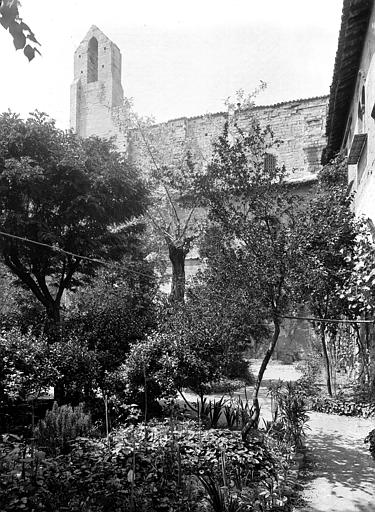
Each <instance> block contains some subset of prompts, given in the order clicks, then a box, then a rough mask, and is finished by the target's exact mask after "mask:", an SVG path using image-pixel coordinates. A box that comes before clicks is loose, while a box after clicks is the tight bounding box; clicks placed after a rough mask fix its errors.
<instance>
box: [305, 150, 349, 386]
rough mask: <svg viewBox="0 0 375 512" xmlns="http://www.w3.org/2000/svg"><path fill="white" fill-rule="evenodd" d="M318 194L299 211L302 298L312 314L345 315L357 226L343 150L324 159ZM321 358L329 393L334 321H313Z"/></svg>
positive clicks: (335, 327) (327, 317) (347, 314)
mask: <svg viewBox="0 0 375 512" xmlns="http://www.w3.org/2000/svg"><path fill="white" fill-rule="evenodd" d="M318 178H319V184H318V189H317V191H316V193H315V194H314V195H313V197H312V198H311V199H310V201H309V202H308V204H307V206H306V209H305V211H304V212H303V214H302V215H301V228H302V231H301V239H302V240H303V246H302V247H303V253H302V257H303V260H304V261H305V269H306V274H305V276H303V275H302V280H301V281H300V291H301V301H302V302H304V303H305V305H306V306H307V308H308V310H309V311H310V312H311V313H312V315H313V316H314V317H317V318H322V319H339V318H341V317H343V316H349V317H350V313H349V308H348V305H349V304H348V300H347V299H346V297H344V295H343V294H342V290H343V288H344V287H345V286H346V283H347V282H348V280H349V279H350V276H351V273H352V270H353V265H352V263H351V257H352V255H353V253H354V250H355V242H356V236H357V233H358V225H357V224H356V221H355V218H354V212H353V211H352V209H351V207H350V205H351V200H352V198H351V196H350V194H349V193H348V187H347V166H346V160H345V158H344V157H343V156H342V155H338V156H337V157H336V158H335V159H333V160H332V161H331V162H330V163H329V164H327V165H326V166H325V167H324V168H323V169H322V171H321V172H320V174H319V176H318ZM314 326H315V328H316V330H317V332H318V333H319V336H320V340H321V345H322V353H323V358H324V363H325V367H326V378H327V390H328V393H329V394H330V395H332V392H333V390H332V383H331V380H332V379H331V378H332V375H331V372H332V369H331V359H330V357H329V351H330V346H332V345H333V344H334V343H335V337H336V335H337V328H338V324H337V323H336V322H331V323H330V322H321V323H320V322H316V323H315V324H314Z"/></svg>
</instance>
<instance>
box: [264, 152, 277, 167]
mask: <svg viewBox="0 0 375 512" xmlns="http://www.w3.org/2000/svg"><path fill="white" fill-rule="evenodd" d="M275 168H276V157H275V155H271V153H266V154H265V155H264V170H265V171H267V172H272V171H274V170H275Z"/></svg>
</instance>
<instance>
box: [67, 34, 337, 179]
mask: <svg viewBox="0 0 375 512" xmlns="http://www.w3.org/2000/svg"><path fill="white" fill-rule="evenodd" d="M121 60H122V59H121V52H120V50H119V48H118V47H117V46H116V44H115V43H113V42H112V41H111V40H110V39H109V38H108V37H107V36H105V35H104V34H103V32H101V30H99V29H98V28H97V27H95V26H92V27H91V28H90V30H89V31H88V33H87V35H86V37H85V38H84V39H83V41H82V42H81V44H80V45H79V47H78V48H77V50H76V52H75V54H74V81H73V84H72V86H71V104H70V119H71V127H72V128H73V130H75V131H76V132H77V133H79V134H80V135H82V136H83V137H87V136H89V135H98V136H102V137H115V138H116V142H117V145H118V147H119V149H120V150H123V151H126V152H127V153H128V156H129V157H130V159H131V161H132V162H133V163H134V164H136V165H137V166H139V168H140V170H141V171H147V168H149V167H150V166H151V165H152V162H151V159H150V155H149V154H148V151H145V147H144V146H145V143H144V140H143V137H142V136H141V134H140V133H139V132H138V131H137V130H134V129H133V130H132V129H130V122H129V109H128V107H127V106H126V102H124V93H123V88H122V85H121ZM327 105H328V96H320V97H315V98H308V99H300V100H293V101H287V102H284V103H279V104H276V105H268V106H260V107H255V109H253V111H254V110H255V113H256V115H257V117H258V118H259V120H260V123H261V125H262V126H266V125H268V124H269V125H270V126H271V128H272V130H273V133H274V137H275V139H278V140H281V141H282V142H281V144H280V145H279V147H278V148H277V149H276V156H277V161H278V164H279V165H283V164H284V165H285V167H286V169H287V170H288V172H289V173H290V175H289V180H290V181H293V182H300V183H301V182H309V181H313V180H314V179H315V176H316V172H317V171H318V170H319V169H320V156H321V152H322V149H323V147H324V146H325V144H326V139H325V119H326V111H327ZM249 116H250V111H246V110H245V111H241V112H240V114H239V118H238V124H239V125H240V126H241V127H243V128H246V125H247V123H248V120H249ZM226 119H227V114H226V113H225V112H219V113H215V114H208V115H202V116H197V117H191V118H187V117H181V118H179V119H174V120H171V121H167V122H166V123H160V124H157V125H154V126H153V127H151V128H150V129H149V132H150V133H149V134H148V135H149V136H150V140H152V139H155V140H157V141H159V143H160V141H162V148H163V159H164V160H166V161H163V162H158V163H159V164H165V163H166V164H170V163H173V162H180V161H181V159H182V158H183V155H184V154H186V152H187V151H189V152H190V153H191V155H192V156H193V159H194V158H195V159H196V160H197V161H201V160H202V159H203V160H208V159H209V157H210V155H211V153H212V142H213V141H214V140H215V139H216V138H217V136H218V135H219V134H220V133H221V131H222V129H223V125H224V123H225V120H226ZM159 146H160V144H159ZM156 151H157V149H156V148H155V152H156ZM156 156H157V155H156Z"/></svg>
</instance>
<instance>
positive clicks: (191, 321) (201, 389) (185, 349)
mask: <svg viewBox="0 0 375 512" xmlns="http://www.w3.org/2000/svg"><path fill="white" fill-rule="evenodd" d="M213 306H214V305H213V304H212V303H210V302H208V301H203V300H202V301H201V300H194V299H191V300H190V299H189V300H187V302H186V304H184V305H181V306H179V307H178V308H174V309H173V310H169V312H167V316H166V317H164V320H163V321H162V324H161V327H160V330H159V332H155V333H154V334H152V335H150V336H148V337H147V339H146V340H144V341H141V342H138V343H136V344H133V346H132V348H131V350H130V353H129V356H128V357H127V359H126V363H125V364H124V366H123V368H122V374H121V380H122V381H123V382H124V383H126V396H127V397H128V398H127V400H128V401H129V400H130V401H132V402H133V401H134V402H136V403H138V404H140V405H141V406H142V408H143V407H144V403H145V402H144V401H145V398H144V392H145V389H146V393H147V400H148V401H149V402H150V404H151V403H152V402H153V401H154V400H155V399H156V398H160V397H167V396H173V395H174V394H175V393H176V392H177V391H182V389H183V388H189V389H191V390H193V391H194V392H196V393H198V394H199V395H200V396H201V397H202V396H203V395H204V394H207V393H208V392H209V391H210V389H211V385H212V384H211V383H215V382H217V381H218V380H219V379H221V378H225V377H240V378H241V379H242V381H243V382H245V383H246V382H247V383H248V382H251V374H250V372H249V368H248V363H247V362H245V361H243V359H242V350H243V343H241V340H238V339H236V338H235V337H234V336H233V337H232V336H231V333H230V325H229V324H226V323H225V320H224V321H223V319H222V315H221V313H220V311H219V310H218V309H217V304H216V308H214V307H213Z"/></svg>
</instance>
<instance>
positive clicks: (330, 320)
mask: <svg viewBox="0 0 375 512" xmlns="http://www.w3.org/2000/svg"><path fill="white" fill-rule="evenodd" d="M0 235H2V236H5V237H8V238H14V239H16V240H19V241H21V242H26V243H30V244H34V245H39V246H42V247H45V248H47V249H50V250H52V251H55V252H60V253H63V254H66V255H68V256H72V257H73V258H79V259H82V260H87V261H92V262H93V263H98V264H100V265H107V266H108V261H104V260H98V259H96V258H90V257H89V256H83V255H80V254H75V253H74V252H70V251H65V249H61V248H59V247H54V246H53V245H49V244H45V243H43V242H37V241H36V240H30V239H29V238H25V237H21V236H17V235H12V234H11V233H6V232H5V231H0ZM125 268H126V270H127V271H128V272H131V273H133V274H136V275H140V276H145V277H155V275H154V274H146V273H145V272H139V271H137V270H131V269H130V268H128V267H125ZM196 297H197V296H196ZM216 297H217V298H221V299H223V300H228V301H229V302H236V301H234V300H233V299H231V298H230V297H224V296H221V295H219V294H216ZM197 298H198V297H197ZM278 317H279V318H284V319H289V320H306V321H309V322H322V323H341V324H374V323H375V319H371V320H346V319H345V320H344V319H339V318H316V317H310V316H292V315H278ZM252 325H264V324H252Z"/></svg>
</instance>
